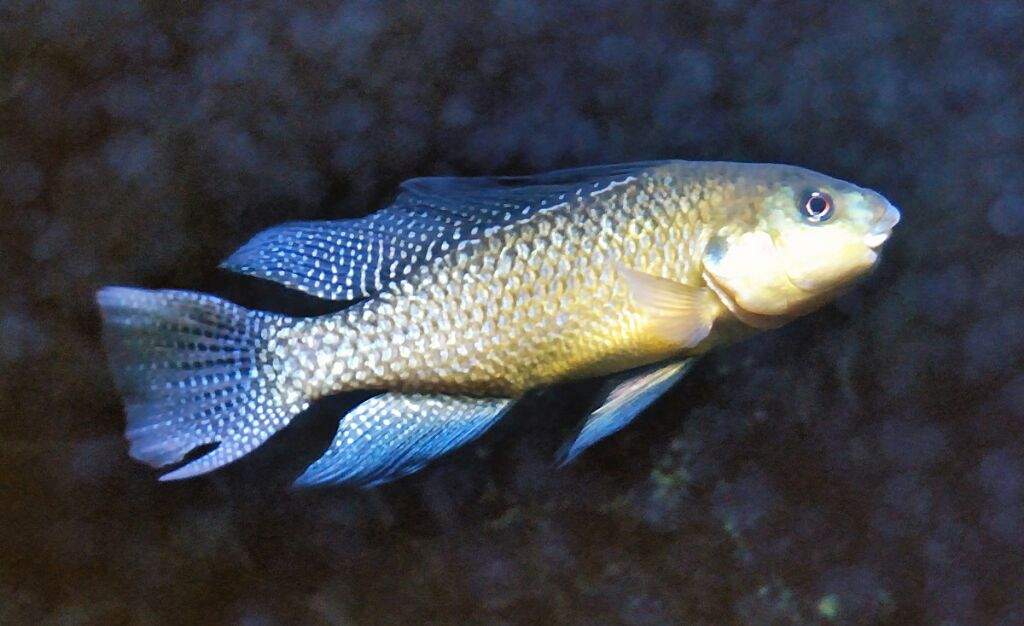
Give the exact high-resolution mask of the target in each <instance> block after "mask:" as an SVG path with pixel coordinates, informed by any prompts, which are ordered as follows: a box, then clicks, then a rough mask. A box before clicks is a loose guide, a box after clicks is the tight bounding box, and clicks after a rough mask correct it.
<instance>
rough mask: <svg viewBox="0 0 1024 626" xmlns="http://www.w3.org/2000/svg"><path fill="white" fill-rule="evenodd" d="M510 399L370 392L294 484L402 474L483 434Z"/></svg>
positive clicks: (372, 480) (370, 481)
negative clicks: (323, 450) (371, 395)
mask: <svg viewBox="0 0 1024 626" xmlns="http://www.w3.org/2000/svg"><path fill="white" fill-rule="evenodd" d="M512 402H513V401H512V400H511V399H508V398H470V397H466V396H444V395H423V394H401V393H385V394H382V395H379V396H375V397H373V398H370V399H369V400H367V401H366V402H363V403H362V404H360V405H359V406H357V407H356V408H355V409H353V410H352V411H351V412H349V413H348V414H347V415H345V416H344V417H343V418H342V420H341V423H340V424H339V425H338V432H337V433H336V434H335V436H334V440H333V441H332V442H331V445H330V447H329V448H328V449H327V451H326V452H325V453H324V455H323V456H322V457H320V458H319V459H318V460H317V461H315V462H314V463H313V464H312V465H310V466H309V467H308V468H306V471H305V472H304V473H303V474H302V476H300V477H299V478H298V479H297V480H296V481H295V486H296V487H308V486H313V485H327V484H334V485H340V484H343V483H345V484H353V485H357V486H361V487H373V486H374V485H379V484H381V483H386V482H389V481H392V480H395V479H398V478H401V477H402V476H407V475H409V474H412V473H413V472H415V471H417V470H418V469H420V468H422V467H423V466H424V465H426V464H427V463H428V462H430V461H431V460H433V459H435V458H437V457H439V456H441V455H442V454H444V453H446V452H448V451H450V450H453V449H455V448H457V447H459V446H461V445H462V444H464V443H467V442H469V441H470V440H472V439H474V438H475V437H477V436H478V435H480V434H481V433H483V432H484V431H485V430H487V429H488V428H489V427H490V426H491V425H492V424H494V422H496V421H497V420H498V418H500V417H501V416H502V414H504V412H505V411H506V410H507V409H508V408H509V407H510V406H512Z"/></svg>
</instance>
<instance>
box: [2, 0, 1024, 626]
mask: <svg viewBox="0 0 1024 626" xmlns="http://www.w3.org/2000/svg"><path fill="white" fill-rule="evenodd" d="M947 5H949V6H947ZM953 5H963V6H953ZM1022 50H1024V7H1022V5H1021V3H1019V2H970V3H952V2H950V3H946V2H938V1H936V2H932V3H929V2H891V3H889V2H885V3H871V4H860V3H858V4H849V5H848V4H845V3H821V2H784V3H783V2H778V3H773V2H756V3H747V2H738V1H728V0H717V1H712V2H705V1H701V2H687V3H682V4H681V5H676V4H675V3H626V2H550V3H543V2H497V3H491V4H485V3H482V2H476V1H468V0H467V1H463V2H445V3H436V4H435V3H426V2H395V3H387V4H383V5H380V4H376V3H370V2H346V3H340V4H339V3H334V2H288V1H285V0H279V1H263V2H251V3H249V2H182V3H177V2H175V3H161V2H143V3H141V4H139V5H128V4H124V3H120V2H108V1H105V0H94V1H85V0H83V1H78V2H75V1H70V0H68V1H52V2H31V1H21V0H7V1H5V2H3V3H2V4H0V268H2V269H3V272H2V278H0V622H3V623H10V622H15V623H17V622H31V623H38V622H39V620H41V619H46V620H50V621H51V622H53V623H56V622H58V621H59V622H60V623H66V624H78V623H123V622H148V623H153V622H197V621H206V622H215V623H222V622H226V623H239V624H274V623H316V622H333V623H354V624H384V623H421V622H432V623H455V622H472V623H479V622H486V623H492V624H503V623H508V624H514V623H527V622H540V621H546V622H549V623H550V622H552V621H557V622H597V623H624V624H664V623H670V622H682V623H695V624H696V623H704V624H728V623H752V624H767V623H782V624H788V623H829V622H838V623H856V624H868V623H889V624H896V623H899V624H904V623H921V622H927V623H940V622H942V623H948V624H977V623H992V624H997V623H998V624H1020V623H1024V374H1022V361H1024V311H1022V308H1021V303H1022V301H1024V298H1022V295H1021V291H1022V287H1024V252H1022V243H1024V205H1022V193H1024V97H1022V93H1024V78H1022V77H1024V60H1022V57H1024V53H1022ZM669 157H672V158H688V159H725V160H743V161H768V162H786V163H794V164H799V165H803V166H806V167H810V168H812V169H816V170H820V171H823V172H825V173H829V174H832V175H835V176H838V177H841V178H846V179H849V180H852V181H855V182H857V183H859V184H862V185H864V186H867V187H871V188H873V189H876V190H878V191H880V192H881V193H883V194H884V195H886V196H887V197H888V198H890V199H891V200H892V201H893V203H894V204H896V205H897V206H899V207H900V208H901V209H902V210H903V222H902V224H901V225H900V226H899V228H898V229H897V234H896V236H895V237H894V239H893V241H892V242H891V243H890V244H889V246H888V247H887V249H886V254H885V258H884V259H883V263H882V265H881V267H880V268H879V270H878V271H877V272H876V273H875V274H874V275H873V276H872V277H871V278H870V279H869V280H868V281H866V282H865V283H864V284H863V285H861V286H860V287H859V288H858V289H856V290H855V291H854V292H853V293H851V294H850V295H848V296H846V297H844V298H843V299H842V300H840V301H839V302H838V303H837V304H836V305H831V306H829V307H826V308H825V309H823V310H821V311H819V312H817V313H815V314H813V315H811V316H809V317H808V318H805V319H803V320H800V321H798V322H796V323H794V324H792V325H790V326H788V327H786V328H785V329H782V330H780V331H776V332H772V333H768V334H765V335H762V336H760V337H758V338H756V339H753V340H750V341H748V342H746V343H744V344H742V345H739V346H735V347H733V348H730V349H726V350H723V351H721V352H719V353H717V354H715V355H714V356H712V357H710V358H708V359H706V360H705V361H704V362H703V363H702V364H701V366H700V367H698V368H697V369H696V371H695V372H694V373H693V374H692V375H691V376H689V377H688V378H687V379H686V381H685V382H684V383H682V384H681V385H679V386H678V387H677V388H676V389H675V390H673V391H672V392H670V393H669V394H668V395H667V396H666V397H665V398H663V399H662V400H661V401H659V402H658V403H657V404H656V405H655V406H654V407H653V408H652V410H650V411H649V412H648V413H647V414H646V415H645V416H644V417H643V418H642V419H640V420H638V422H637V423H636V424H635V425H633V427H631V428H629V429H628V430H627V431H625V432H623V433H621V434H620V435H619V436H617V437H614V438H612V439H610V440H608V441H607V442H605V443H602V444H601V445H600V446H598V447H596V448H595V449H593V450H591V451H589V452H588V453H587V454H585V455H584V457H583V458H582V459H581V461H580V462H578V463H577V464H575V465H574V466H572V467H570V468H568V469H566V470H564V471H555V470H554V469H553V467H552V464H551V459H552V456H553V454H554V452H555V451H556V450H557V449H558V447H559V445H560V444H561V443H562V441H563V440H564V438H565V437H567V436H568V435H569V434H570V433H571V431H572V428H573V427H574V426H575V424H576V423H577V422H578V420H579V419H580V418H581V417H582V416H583V415H584V414H585V412H586V410H587V408H588V407H589V403H590V402H591V393H592V391H593V389H594V385H593V384H587V383H584V384H580V385H573V386H568V387H566V388H565V389H562V390H560V391H561V392H560V393H557V394H549V395H547V396H544V395H538V396H536V397H532V398H530V399H528V400H527V401H526V402H524V403H523V404H522V405H521V406H520V408H519V409H517V410H515V411H514V412H513V413H511V414H510V415H509V416H508V418H507V419H506V420H505V422H504V423H502V424H501V425H500V426H499V427H498V428H496V429H495V430H494V431H492V432H491V433H489V434H488V435H486V436H485V437H484V438H483V439H482V440H481V441H480V442H479V443H478V444H475V445H472V446H470V447H468V448H467V449H465V450H462V451H460V452H458V453H456V454H454V455H452V456H449V457H446V458H445V459H443V460H441V461H440V462H438V463H436V464H434V465H433V466H431V467H430V468H428V469H427V470H426V471H424V472H422V473H420V474H418V475H416V476H414V477H411V478H409V479H406V480H402V481H400V482H398V483H395V484H393V485H390V486H387V487H385V488H382V489H379V490H377V491H373V492H358V491H351V490H345V489H335V490H326V491H318V492H297V493H296V492H289V491H287V490H286V489H285V485H286V484H287V482H288V480H289V479H291V478H293V477H294V476H295V475H296V474H297V473H298V472H299V471H300V470H301V469H302V468H303V467H304V465H305V464H306V463H308V462H310V461H311V460H312V459H313V458H315V457H316V456H317V454H318V452H319V451H320V450H321V449H322V448H323V447H324V446H326V444H327V441H328V439H329V438H330V436H331V434H332V433H333V429H334V427H335V424H336V418H337V415H338V414H339V413H340V411H341V410H343V408H342V407H341V405H334V406H332V405H331V403H328V404H327V406H326V407H324V408H322V409H321V410H320V411H314V412H311V413H310V414H308V415H306V416H303V417H302V418H300V419H299V420H297V421H296V422H295V423H294V424H293V427H292V428H290V429H288V430H287V431H285V432H284V433H282V434H281V435H280V436H278V437H275V438H274V440H272V441H271V442H270V443H269V444H267V445H266V446H264V448H263V449H261V450H260V451H259V452H258V453H256V454H254V455H253V456H252V457H250V458H247V459H245V460H244V461H241V462H239V463H236V464H235V465H233V466H231V467H229V468H226V469H225V470H223V471H220V472H218V473H215V474H213V475H210V476H204V477H202V478H200V479H197V480H192V481H188V482H183V483H175V484H162V483H158V482H157V481H156V480H155V477H156V473H155V472H153V471H152V470H150V469H148V468H146V467H144V466H141V465H138V464H136V463H133V462H132V461H131V460H130V459H128V458H127V456H126V449H125V445H124V443H123V441H122V439H121V430H122V427H123V414H122V411H121V407H120V404H119V400H118V398H117V395H116V393H115V391H114V389H113V388H112V383H111V380H110V378H109V376H108V374H107V372H106V368H105V366H104V364H103V357H102V352H101V349H100V345H99V341H98V331H99V323H98V319H97V314H96V309H95V307H94V305H93V301H92V298H93V293H94V292H95V290H96V289H97V288H98V287H99V286H101V285H105V284H111V283H118V284H130V285H139V286H148V287H179V288H195V289H203V290H208V291H214V292H216V293H221V294H225V295H228V296H230V297H232V298H234V299H236V300H238V301H240V302H242V303H244V304H247V305H250V306H262V307H267V308H272V309H276V310H284V311H289V312H292V313H302V312H307V313H309V312H317V311H324V310H328V308H329V307H328V308H325V307H323V306H318V305H317V304H316V303H311V302H309V301H308V300H306V299H303V298H296V297H291V296H287V295H286V294H284V290H281V289H276V288H273V287H271V286H268V285H263V284H260V283H259V282H258V281H245V280H242V279H238V278H234V277H231V276H228V275H226V274H224V273H221V272H219V271H218V270H216V269H215V266H216V264H217V262H218V261H219V260H221V259H222V258H223V257H224V256H226V255H227V254H228V253H229V252H231V251H232V250H233V249H234V248H235V247H236V246H238V245H239V244H241V243H242V242H243V241H245V240H246V239H247V237H249V236H250V235H252V234H253V233H255V232H257V231H259V230H261V229H262V228H264V227H267V226H270V225H272V224H275V223H277V222H281V221H285V220H290V219H316V218H331V217H338V216H354V215H362V214H365V213H366V212H369V211H371V210H373V209H375V208H377V207H379V206H381V205H382V204H383V203H385V202H386V201H387V200H388V199H389V198H390V197H391V196H392V194H393V193H394V192H395V189H396V185H397V184H398V183H399V182H400V181H401V180H403V179H406V178H410V177H413V176H419V175H429V174H453V173H454V174H511V173H524V172H531V171H540V170H546V169H552V168H556V167H571V166H576V165H586V164H595V163H607V162H619V161H629V160H639V159H654V158H669Z"/></svg>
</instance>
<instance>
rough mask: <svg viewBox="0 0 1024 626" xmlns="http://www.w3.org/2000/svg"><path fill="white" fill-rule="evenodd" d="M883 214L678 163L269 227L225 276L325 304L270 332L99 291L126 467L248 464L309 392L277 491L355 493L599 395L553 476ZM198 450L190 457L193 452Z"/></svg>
mask: <svg viewBox="0 0 1024 626" xmlns="http://www.w3.org/2000/svg"><path fill="white" fill-rule="evenodd" d="M899 219H900V212H899V211H898V210H897V209H896V208H895V207H894V206H893V205H892V204H891V203H890V202H889V201H888V200H887V199H886V198H884V197H883V196H882V195H880V194H879V193H877V192H874V191H871V190H869V189H865V188H862V187H859V186H857V185H855V184H852V183H849V182H845V181H842V180H838V179H836V178H832V177H830V176H826V175H824V174H819V173H817V172H814V171H811V170H808V169H804V168H801V167H797V166H792V165H780V164H758V163H734V162H698V161H683V160H666V161H647V162H639V163H627V164H614V165H599V166H590V167H582V168H575V169H567V170H558V171H554V172H548V173H542V174H534V175H526V176H499V177H426V178H414V179H411V180H408V181H406V182H405V183H403V184H402V185H401V186H400V189H399V192H398V194H397V196H396V197H395V199H394V200H393V201H392V203H391V204H389V205H388V206H386V207H385V208H383V209H381V210H379V211H377V212H375V213H372V214H370V215H367V216H365V217H361V218H355V219H340V220H327V221H305V222H289V223H285V224H282V225H279V226H276V227H273V228H270V229H268V230H265V231H263V232H260V233H258V234H256V235H255V236H254V237H253V238H252V239H251V240H250V241H248V242H247V243H245V244H244V245H242V246H241V247H240V248H239V249H238V250H237V251H235V252H234V253H233V254H231V255H230V256H229V257H228V258H227V259H226V260H225V261H224V262H223V263H222V267H223V268H226V269H228V270H231V271H233V272H237V273H239V274H243V275H248V276H254V277H258V278H261V279H265V280H267V281H272V282H274V283H278V284H280V285H283V286H284V287H287V288H289V289H293V290H298V291H300V292H304V293H306V294H309V295H311V296H314V297H316V298H320V299H324V300H330V301H336V302H339V303H342V304H339V307H340V310H338V311H336V312H334V313H330V314H327V315H322V316H317V317H289V316H285V315H281V314H278V313H274V312H270V311H260V310H250V309H246V308H243V307H241V306H239V305H237V304H234V303H232V302H229V301H227V300H224V299H221V298H218V297H215V296H213V295H208V294H203V293H196V292H191V291H182V290H148V289H139V288H133V287H123V286H109V287H104V288H102V289H100V290H99V291H98V292H97V303H98V306H99V309H100V313H101V316H102V323H103V333H102V334H103V342H104V345H105V348H106V352H107V355H108V361H109V364H110V368H111V371H112V374H113V378H114V380H115V382H116V385H117V387H118V389H119V391H120V393H121V395H122V396H123V398H124V403H125V408H126V415H127V419H126V422H127V425H126V429H125V436H126V438H127V440H128V442H129V453H130V455H131V456H132V457H133V458H134V459H136V460H138V461H140V462H143V463H146V464H149V465H151V466H153V467H157V468H163V467H166V466H169V465H173V464H181V463H182V462H183V461H185V460H186V456H187V455H189V454H190V453H192V452H193V451H195V450H196V449H197V448H200V447H203V446H210V445H213V446H214V447H213V448H212V449H210V450H208V451H206V452H205V453H204V454H201V455H199V456H198V457H197V458H189V459H188V460H187V462H185V463H184V464H181V465H180V466H178V467H176V468H175V469H172V470H171V471H169V472H167V473H165V474H163V475H162V476H161V477H160V479H161V480H176V479H184V478H189V477H193V476H198V475H201V474H205V473H207V472H210V471H213V470H215V469H217V468H220V467H222V466H224V465H227V464H229V463H232V462H233V461H236V460H237V459H239V458H241V457H243V456H245V455H246V454H248V453H250V452H251V451H253V450H254V449H256V448H257V447H259V446H260V445H262V444H263V443H264V442H265V441H267V440H268V439H269V438H270V437H271V436H272V435H273V434H274V433H276V432H278V431H280V430H281V429H282V428H284V427H286V426H287V425H288V424H289V422H290V421H291V420H292V419H293V418H295V416H296V415H298V414H299V413H301V412H303V411H305V410H306V409H307V408H309V407H310V406H311V403H313V402H316V401H317V400H318V399H321V398H324V397H326V396H331V395H336V394H341V393H346V392H355V391H359V392H363V393H370V394H376V395H371V396H370V397H369V399H367V400H365V401H363V402H362V403H360V404H358V405H356V406H355V407H354V408H352V409H351V410H350V411H348V412H347V413H345V414H343V415H340V416H339V424H338V428H337V432H336V434H335V436H334V438H333V440H332V441H331V443H330V445H329V446H328V447H327V448H326V450H325V451H324V453H323V455H322V456H321V457H320V458H319V459H317V460H316V461H314V462H313V463H312V464H311V465H309V466H308V468H307V469H306V470H305V471H304V472H303V473H302V474H301V475H300V476H299V477H298V478H297V479H296V480H295V483H294V484H295V485H296V486H298V487H307V486H321V485H351V486H357V487H364V488H369V487H374V486H376V485H380V484H383V483H386V482H389V481H392V480H395V479H398V478H401V477H403V476H407V475H409V474H412V473H413V472H416V471H418V470H419V469H421V468H423V467H424V466H425V465H427V464H428V463H430V462H431V461H432V460H434V459H436V458H438V457H440V456H442V455H444V454H445V453H447V452H449V451H451V450H453V449H455V448H457V447H459V446H462V445H464V444H466V443H467V442H469V441H472V440H473V439H475V438H477V437H478V436H479V435H480V434H481V433H483V432H484V431H486V430H487V429H488V428H489V427H491V426H492V425H494V424H495V423H496V422H497V421H498V420H500V419H501V417H502V416H503V415H504V414H505V413H506V412H507V411H508V410H509V409H510V408H511V407H512V406H513V405H514V404H515V403H516V401H517V400H518V399H520V398H522V397H523V395H524V394H526V393H527V392H531V391H534V390H542V389H544V388H546V387H550V386H552V385H556V384H559V383H562V382H564V381H570V380H578V379H585V378H598V377H603V378H606V379H607V381H608V382H607V383H606V385H605V387H604V388H603V390H602V391H601V395H600V397H599V398H598V399H597V400H596V401H595V406H596V408H595V409H594V410H593V411H591V412H590V413H589V414H588V416H587V417H586V418H585V420H584V421H583V423H582V425H581V426H580V428H579V429H578V431H577V432H576V435H575V437H574V438H573V439H571V440H570V441H569V442H567V443H566V445H564V446H563V447H562V448H561V450H560V451H559V453H558V458H557V459H556V461H558V463H560V464H565V463H568V462H570V461H572V460H574V459H575V458H577V457H578V456H579V455H580V454H581V453H582V452H583V451H584V450H586V449H588V448H589V447H591V446H593V445H594V444H595V443H597V442H598V441H601V440H603V439H605V438H606V437H608V436H609V435H611V434H613V433H615V432H617V431H619V430H621V429H622V428H624V427H625V426H626V425H627V424H629V423H630V422H631V421H633V420H634V419H635V418H636V417H637V416H638V415H639V414H640V413H641V412H642V411H643V410H644V409H645V408H646V407H648V406H649V405H650V404H651V403H652V402H654V401H655V400H656V399H657V398H658V397H660V396H661V395H662V394H664V393H665V392H666V391H667V390H668V389H670V388H671V387H672V386H673V385H674V384H675V383H676V382H677V381H679V380H680V379H681V378H682V377H683V376H684V375H685V374H686V372H687V371H688V370H690V369H691V368H692V366H693V364H694V363H695V362H696V361H697V359H699V358H700V356H701V355H703V354H705V353H707V352H708V351H709V350H712V349H715V348H718V347H720V346H722V345H725V344H728V343H732V342H735V341H738V340H740V339H743V338H745V337H749V336H751V335H753V334H755V333H758V332H761V331H764V330H768V329H772V328H777V327H779V326H781V325H783V324H785V323H787V322H789V321H791V320H792V319H794V318H796V317H799V316H801V315H805V314H807V313H809V312H812V311H814V310H815V309H818V308H819V307H821V306H822V305H824V304H825V303H827V302H829V301H830V300H832V299H833V298H835V297H836V296H837V295H838V294H840V293H842V292H843V291H845V290H847V289H849V288H850V287H851V286H852V285H853V284H854V283H855V282H856V281H857V280H858V279H860V278H861V277H863V276H865V275H866V274H868V273H869V272H870V271H871V270H872V268H874V267H875V266H876V265H877V263H878V260H879V255H880V253H881V248H882V247H883V244H884V243H885V242H886V241H887V240H888V239H889V238H890V235H891V233H892V231H893V228H894V227H895V226H896V224H897V222H898V221H899ZM193 456H195V455H193Z"/></svg>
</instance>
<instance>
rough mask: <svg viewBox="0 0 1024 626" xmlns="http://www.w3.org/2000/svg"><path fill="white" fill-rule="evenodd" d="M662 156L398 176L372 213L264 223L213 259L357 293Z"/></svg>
mask: <svg viewBox="0 0 1024 626" xmlns="http://www.w3.org/2000/svg"><path fill="white" fill-rule="evenodd" d="M665 163H667V162H664V161H662V162H646V163H630V164H624V165H601V166H596V167H585V168H579V169H573V170H560V171H557V172H550V173H547V174H539V175H536V176H508V177H480V178H452V177H433V178H415V179H412V180H409V181H406V182H405V183H403V184H402V186H401V193H400V194H399V196H398V197H397V198H396V199H395V201H394V202H393V203H392V204H391V205H390V206H388V207H387V208H385V209H383V210H381V211H378V212H377V213H374V214H373V215H369V216H367V217H364V218H360V219H351V220H337V221H325V222H294V223H290V224H283V225H281V226H277V227H274V228H271V229H268V230H266V231H264V232H262V233H260V234H258V235H256V236H255V237H253V239H252V240H250V241H249V242H248V243H246V244H245V245H244V246H242V247H241V248H239V250H238V251H237V252H235V253H234V254H232V255H231V256H230V257H228V259H227V260H225V261H224V262H223V263H222V265H221V266H222V267H224V268H226V269H229V270H232V271H235V272H240V273H243V274H249V275H251V276H257V277H259V278H264V279H267V280H272V281H275V282H279V283H282V284H284V285H286V286H288V287H291V288H293V289H298V290H300V291H304V292H306V293H309V294H312V295H315V296H317V297H320V298H325V299H329V300H354V299H357V298H365V297H369V296H372V295H373V294H375V293H377V292H379V291H381V290H383V289H384V288H385V287H387V286H388V285H390V284H391V283H393V282H394V281H396V280H400V279H402V278H404V277H405V276H407V275H408V274H411V273H412V272H413V271H415V270H416V269H417V268H419V267H422V266H424V265H426V264H428V263H430V262H432V261H433V260H434V259H436V258H438V257H440V256H445V255H447V254H448V253H449V252H451V251H452V250H455V249H456V248H458V247H463V246H466V245H470V244H472V243H474V242H476V241H479V240H480V239H482V238H484V237H487V236H488V235H490V234H491V233H493V232H495V231H496V230H497V229H500V228H503V227H506V226H510V225H513V224H516V223H518V222H521V221H524V220H528V219H529V218H530V217H531V216H532V215H534V214H536V213H538V212H541V211H546V210H554V209H557V208H560V207H566V206H570V205H571V204H572V203H574V202H580V201H582V200H584V199H585V198H589V197H590V196H591V195H594V194H600V193H604V192H606V191H609V190H611V189H614V188H616V187H619V186H622V185H627V184H629V183H631V182H633V181H634V180H636V179H637V178H638V177H640V176H643V175H647V174H650V173H652V172H653V171H655V169H654V168H655V167H656V166H658V165H664V164H665Z"/></svg>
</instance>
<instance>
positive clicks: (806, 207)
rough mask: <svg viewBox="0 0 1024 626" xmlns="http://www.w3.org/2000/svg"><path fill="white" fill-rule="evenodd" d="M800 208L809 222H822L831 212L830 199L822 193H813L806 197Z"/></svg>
mask: <svg viewBox="0 0 1024 626" xmlns="http://www.w3.org/2000/svg"><path fill="white" fill-rule="evenodd" d="M802 208H803V211H804V214H805V215H806V216H807V217H808V219H810V221H812V222H822V221H825V220H827V219H828V218H829V215H830V214H831V212H832V198H831V197H830V196H829V195H828V194H827V193H825V192H823V191H815V192H813V193H811V194H810V195H808V196H807V198H806V200H804V203H803V207H802Z"/></svg>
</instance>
